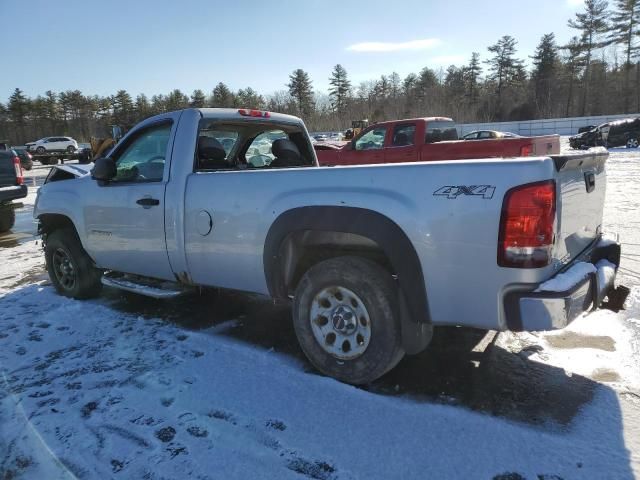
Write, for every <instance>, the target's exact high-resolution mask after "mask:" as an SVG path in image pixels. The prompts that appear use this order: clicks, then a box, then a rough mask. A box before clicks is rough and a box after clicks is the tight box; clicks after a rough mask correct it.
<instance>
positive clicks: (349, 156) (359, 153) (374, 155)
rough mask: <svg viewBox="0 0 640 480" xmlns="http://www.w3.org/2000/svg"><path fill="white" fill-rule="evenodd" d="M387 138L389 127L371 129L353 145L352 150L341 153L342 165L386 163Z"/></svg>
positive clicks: (344, 150)
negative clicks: (385, 147) (385, 148)
mask: <svg viewBox="0 0 640 480" xmlns="http://www.w3.org/2000/svg"><path fill="white" fill-rule="evenodd" d="M386 136H387V127H385V126H374V127H370V128H369V129H368V130H366V131H365V132H364V133H363V134H362V135H360V136H359V137H358V138H357V139H356V140H354V141H353V142H352V143H351V148H349V149H343V150H342V151H341V152H340V163H341V164H345V165H363V164H371V163H384V145H385V138H386Z"/></svg>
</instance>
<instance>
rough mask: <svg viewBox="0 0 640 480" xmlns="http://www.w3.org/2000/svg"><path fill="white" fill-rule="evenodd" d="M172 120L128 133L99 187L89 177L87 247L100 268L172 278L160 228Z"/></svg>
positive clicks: (87, 192)
mask: <svg viewBox="0 0 640 480" xmlns="http://www.w3.org/2000/svg"><path fill="white" fill-rule="evenodd" d="M173 125H174V124H173V122H171V121H170V120H168V121H162V122H159V123H155V124H152V125H150V126H147V127H143V128H141V129H140V130H138V131H136V132H135V133H133V134H132V135H130V136H129V137H128V138H127V139H125V141H124V142H123V143H121V144H120V145H118V146H117V148H116V150H115V151H114V152H113V153H112V155H110V156H111V158H113V159H114V160H115V162H116V168H117V174H116V177H115V178H114V179H113V180H112V181H110V182H109V183H108V184H106V185H102V186H100V185H98V182H96V181H93V180H92V181H91V185H90V187H89V191H86V192H85V193H86V198H85V208H84V224H85V230H86V231H85V238H86V239H87V247H88V248H87V251H88V252H89V254H90V255H91V256H92V257H93V258H94V260H95V261H96V264H97V265H98V266H99V267H101V268H105V269H110V270H116V271H119V272H127V273H136V274H139V275H145V276H148V277H153V278H160V279H167V280H171V279H174V275H173V272H172V270H171V266H170V264H169V257H168V255H167V246H166V241H165V229H164V200H165V196H164V194H165V186H166V183H167V180H168V176H169V172H168V170H169V161H168V160H169V158H170V156H171V145H173V141H172V139H173V136H174V134H175V132H174V130H175V127H174V126H173ZM165 160H166V161H165Z"/></svg>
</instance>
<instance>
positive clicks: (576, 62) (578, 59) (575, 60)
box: [562, 37, 584, 117]
mask: <svg viewBox="0 0 640 480" xmlns="http://www.w3.org/2000/svg"><path fill="white" fill-rule="evenodd" d="M562 49H563V50H565V51H566V59H565V66H564V67H565V70H566V75H567V76H568V87H567V103H566V108H565V116H567V117H568V116H569V115H570V114H571V112H572V107H573V93H574V89H575V83H576V80H577V78H578V74H579V73H580V70H582V68H583V67H584V57H583V55H582V53H583V50H582V44H581V42H580V40H579V39H578V37H572V38H571V40H570V41H569V43H568V44H567V45H565V46H564V47H562Z"/></svg>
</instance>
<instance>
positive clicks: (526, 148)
mask: <svg viewBox="0 0 640 480" xmlns="http://www.w3.org/2000/svg"><path fill="white" fill-rule="evenodd" d="M534 153H535V152H534V151H533V145H532V144H530V143H529V144H528V145H523V146H521V147H520V156H521V157H528V156H530V155H534Z"/></svg>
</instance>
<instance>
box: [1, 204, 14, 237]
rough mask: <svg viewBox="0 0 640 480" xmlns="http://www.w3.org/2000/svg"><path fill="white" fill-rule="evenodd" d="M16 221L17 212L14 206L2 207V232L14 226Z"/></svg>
mask: <svg viewBox="0 0 640 480" xmlns="http://www.w3.org/2000/svg"><path fill="white" fill-rule="evenodd" d="M15 223H16V212H15V210H14V209H13V208H11V207H9V208H6V207H5V208H1V209H0V233H4V232H7V231H9V230H11V229H12V228H13V225H14V224H15Z"/></svg>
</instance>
